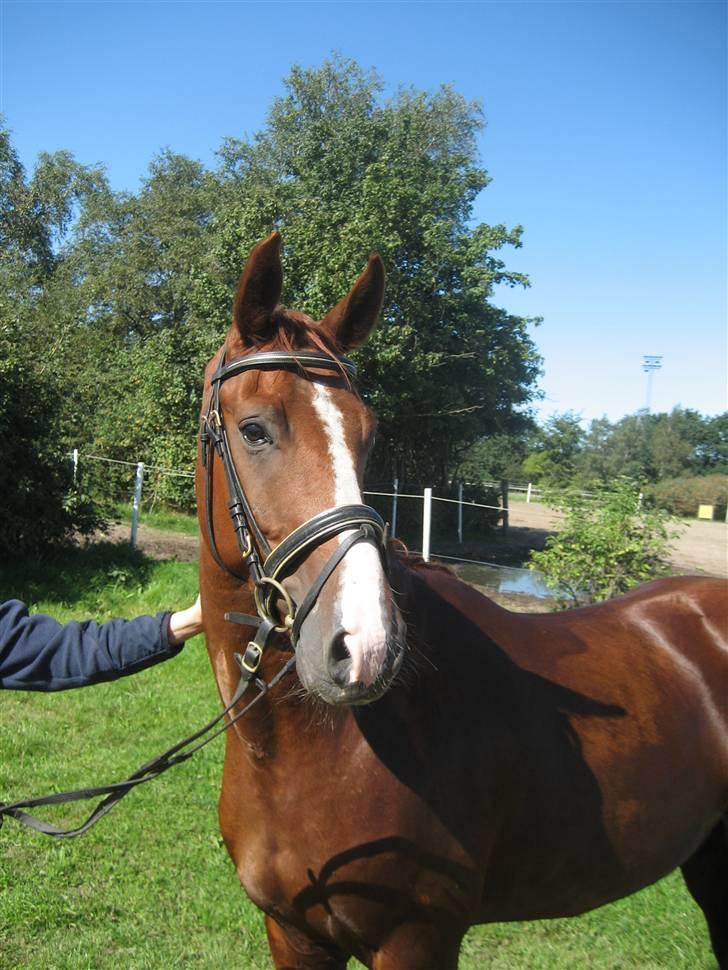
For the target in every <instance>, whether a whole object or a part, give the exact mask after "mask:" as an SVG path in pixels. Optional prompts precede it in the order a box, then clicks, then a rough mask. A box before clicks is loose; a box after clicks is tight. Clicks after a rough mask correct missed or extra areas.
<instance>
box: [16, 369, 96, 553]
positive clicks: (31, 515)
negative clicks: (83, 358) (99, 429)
mask: <svg viewBox="0 0 728 970" xmlns="http://www.w3.org/2000/svg"><path fill="white" fill-rule="evenodd" d="M60 393H61V391H60V388H59V387H58V386H56V385H55V384H54V381H53V377H52V373H51V372H49V373H48V374H47V375H43V376H40V375H39V374H38V373H36V372H35V371H34V369H33V367H32V366H28V365H26V364H25V363H23V362H21V361H19V360H13V359H12V358H10V359H7V358H6V359H5V360H3V361H0V440H2V462H1V463H0V530H2V537H3V547H4V552H5V555H8V554H9V553H11V552H12V553H17V554H27V553H30V554H32V555H39V554H43V553H44V552H46V551H47V550H48V549H49V548H51V547H53V546H56V545H58V544H59V543H61V542H63V541H64V540H66V539H68V538H69V537H70V536H71V535H73V534H74V533H83V534H87V533H89V532H92V531H94V529H96V528H98V526H99V525H100V524H101V520H100V517H99V515H98V514H97V512H96V511H95V510H94V507H93V505H92V503H91V501H90V499H89V497H88V494H87V493H86V492H85V491H84V490H83V489H82V488H81V487H80V486H78V485H74V482H73V467H72V464H71V460H70V458H69V456H68V454H67V453H66V449H65V447H64V446H63V444H62V440H61V435H60V428H59V416H58V415H59V408H58V397H59V394H60Z"/></svg>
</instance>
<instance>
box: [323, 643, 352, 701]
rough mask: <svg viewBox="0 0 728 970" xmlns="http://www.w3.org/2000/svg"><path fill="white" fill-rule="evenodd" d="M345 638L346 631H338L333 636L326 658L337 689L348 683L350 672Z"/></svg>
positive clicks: (349, 655) (349, 660)
mask: <svg viewBox="0 0 728 970" xmlns="http://www.w3.org/2000/svg"><path fill="white" fill-rule="evenodd" d="M345 637H346V630H339V631H338V632H337V633H336V634H335V635H334V638H333V640H332V641H331V649H330V650H329V658H328V667H329V673H330V674H331V679H332V680H333V681H334V683H336V684H338V686H339V687H345V686H346V685H347V684H348V683H349V673H350V671H351V654H350V653H349V650H348V648H347V646H346V644H345V643H344V639H345Z"/></svg>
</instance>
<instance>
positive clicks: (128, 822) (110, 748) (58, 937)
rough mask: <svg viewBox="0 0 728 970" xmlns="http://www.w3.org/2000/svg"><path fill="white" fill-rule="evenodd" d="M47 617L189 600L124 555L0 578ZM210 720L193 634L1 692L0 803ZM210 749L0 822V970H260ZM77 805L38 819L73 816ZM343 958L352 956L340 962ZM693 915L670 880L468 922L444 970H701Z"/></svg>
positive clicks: (178, 586)
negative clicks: (560, 908)
mask: <svg viewBox="0 0 728 970" xmlns="http://www.w3.org/2000/svg"><path fill="white" fill-rule="evenodd" d="M0 587H2V590H1V592H2V595H3V598H8V597H10V596H20V597H21V598H25V599H26V600H27V601H28V602H29V603H30V604H31V605H32V607H33V608H34V609H37V610H44V611H46V612H49V613H52V614H54V615H55V616H57V617H59V618H60V619H62V620H65V619H69V618H72V617H75V618H85V617H87V616H92V615H93V616H97V617H101V618H103V617H106V616H109V615H127V616H132V615H134V614H136V613H140V612H155V611H157V610H160V609H165V608H175V607H178V606H183V605H186V604H187V603H188V602H189V601H191V599H192V597H193V596H194V594H195V591H196V588H197V576H196V567H195V566H194V565H193V564H189V563H176V562H174V563H173V562H170V563H155V562H151V561H149V560H147V559H145V558H144V557H143V556H141V555H140V554H138V553H135V552H134V551H133V550H130V549H129V548H128V547H127V546H125V545H119V546H111V545H108V544H107V545H102V546H99V547H95V548H92V549H90V550H87V551H85V552H84V551H76V552H72V553H68V554H67V555H65V556H64V557H63V558H62V559H60V560H56V561H55V562H50V563H47V564H45V565H43V566H38V567H31V566H23V565H22V564H21V565H19V564H16V565H15V566H14V568H13V569H12V570H6V571H0ZM218 709H219V704H218V699H217V694H216V691H215V687H214V683H213V678H212V675H211V673H210V669H209V665H208V661H207V658H206V656H205V651H204V648H203V645H202V642H201V640H200V639H197V640H193V641H192V642H190V643H189V644H188V645H187V646H186V648H185V649H184V650H183V651H182V653H181V655H180V656H179V657H177V658H175V659H174V660H172V661H170V662H169V663H166V664H162V665H160V666H158V667H155V668H152V669H151V670H147V671H144V672H143V673H140V674H137V675H135V676H134V677H131V678H127V679H125V680H121V681H117V682H116V683H113V684H104V685H99V686H96V687H94V688H93V689H88V690H80V691H68V692H65V693H60V694H48V695H43V694H31V693H22V692H11V691H6V692H4V693H3V695H2V698H1V699H0V798H3V799H5V800H9V799H11V798H13V799H14V798H19V797H22V796H27V795H31V794H40V793H45V792H48V791H52V790H61V789H64V788H71V787H75V786H80V785H86V784H93V783H98V782H101V781H108V780H117V779H119V778H122V777H125V776H126V775H127V774H128V773H129V772H130V771H131V770H133V769H135V768H137V767H138V766H139V765H140V764H141V763H142V762H143V761H145V760H146V759H147V758H149V757H151V756H152V755H155V754H157V753H158V752H160V751H161V750H163V749H164V748H165V747H167V746H168V745H169V744H170V743H172V742H173V741H175V740H177V739H179V738H181V737H182V736H183V735H186V734H187V733H189V732H190V731H191V730H193V729H194V728H196V727H198V726H200V725H201V724H203V723H204V722H205V721H206V720H207V719H209V718H210V717H211V716H212V714H213V713H215V712H216V711H217V710H218ZM221 759H222V741H221V740H218V741H215V742H214V743H213V744H212V745H210V746H209V747H208V748H206V749H205V750H204V751H203V752H201V753H200V754H199V755H197V756H196V757H195V758H194V759H193V760H192V761H191V762H188V763H187V764H186V765H184V766H182V767H180V768H177V769H174V770H173V771H171V772H169V773H168V774H166V775H164V776H163V777H161V778H159V779H158V780H156V781H155V782H152V783H151V784H150V785H148V786H145V787H143V788H141V789H138V790H136V791H135V792H132V793H131V794H130V795H129V796H128V797H127V798H126V799H125V800H124V801H123V802H122V803H121V805H120V806H119V807H118V808H116V809H115V810H114V812H113V813H112V814H111V815H109V816H108V817H107V818H105V819H104V820H103V821H102V822H101V823H100V824H99V825H98V826H97V827H96V828H95V829H93V830H92V831H91V832H90V833H89V834H88V835H86V836H84V837H82V838H80V839H76V840H71V841H60V842H57V841H52V840H49V839H47V838H45V837H43V836H40V835H37V834H34V833H31V832H29V831H26V830H25V829H21V828H20V827H19V826H18V825H17V824H16V823H15V822H14V821H12V820H8V821H6V822H5V824H4V826H3V827H2V829H1V830H0V913H1V917H0V970H11V968H12V970H15V968H22V970H49V968H52V970H119V968H120V967H123V968H124V970H152V968H154V970H156V968H159V970H168V968H176V967H184V968H200V970H207V968H209V970H213V968H214V970H219V968H220V967H224V966H229V967H236V968H241V970H259V968H264V967H270V966H271V964H270V959H269V957H268V951H267V946H266V943H265V934H264V930H263V923H262V919H261V916H260V914H259V913H258V912H257V910H256V909H255V908H254V907H253V906H252V905H251V904H250V903H249V902H248V901H247V899H246V898H245V896H244V894H243V892H242V891H241V889H240V888H239V885H238V881H237V877H236V875H235V872H234V869H233V866H232V864H231V862H230V860H229V859H228V857H227V854H226V852H225V850H224V847H223V846H222V844H221V840H220V836H219V833H218V828H217V815H216V803H217V794H218V787H219V778H220V770H221ZM81 815H82V810H80V809H78V808H77V807H68V808H65V809H63V810H56V809H53V810H50V809H49V810H48V811H47V812H46V813H45V817H47V818H49V819H53V820H55V821H57V822H58V823H59V824H60V823H62V822H69V823H71V822H75V821H77V820H79V819H80V818H81ZM353 966H354V962H353V961H352V967H353ZM714 967H715V962H714V961H713V960H712V958H711V957H710V955H709V947H708V943H707V935H706V932H705V928H704V925H703V922H702V917H701V916H700V914H699V912H698V910H697V908H696V907H695V906H694V904H693V903H692V902H691V900H690V899H689V897H688V895H687V893H686V891H685V890H684V888H683V886H682V883H681V881H680V879H679V877H677V876H673V877H671V878H669V879H667V880H664V881H663V882H661V883H659V884H658V885H656V886H654V887H652V888H650V889H648V890H646V891H644V892H642V893H640V894H638V895H636V896H633V897H631V898H630V899H628V900H624V901H622V902H620V903H616V904H614V905H612V906H609V907H605V908H604V909H601V910H597V911H595V912H593V913H590V914H588V915H586V916H584V917H580V918H579V919H573V920H555V921H551V922H544V923H528V924H499V925H495V926H485V927H477V928H475V929H473V930H472V931H471V932H470V933H469V934H468V937H467V939H466V942H465V945H464V948H463V954H462V959H461V970H485V968H488V970H506V968H507V970H520V968H524V970H526V968H528V970H570V968H574V970H577V968H578V970H584V968H588V970H591V968H594V970H708V968H714Z"/></svg>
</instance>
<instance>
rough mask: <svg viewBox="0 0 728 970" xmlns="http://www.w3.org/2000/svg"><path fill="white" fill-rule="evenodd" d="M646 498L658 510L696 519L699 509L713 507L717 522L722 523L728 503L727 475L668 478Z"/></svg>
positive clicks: (646, 495)
mask: <svg viewBox="0 0 728 970" xmlns="http://www.w3.org/2000/svg"><path fill="white" fill-rule="evenodd" d="M645 497H646V498H647V499H648V500H649V501H650V503H651V504H652V505H654V506H655V507H656V508H659V509H664V510H665V511H666V512H670V513H671V514H672V515H684V516H692V517H693V518H694V517H695V516H696V515H697V514H698V506H699V505H712V506H714V510H713V518H716V519H721V520H722V519H725V513H726V503H727V502H728V478H726V476H725V475H693V476H691V477H689V478H688V477H685V478H668V479H666V480H665V481H662V482H657V484H655V485H650V486H649V488H647V489H645Z"/></svg>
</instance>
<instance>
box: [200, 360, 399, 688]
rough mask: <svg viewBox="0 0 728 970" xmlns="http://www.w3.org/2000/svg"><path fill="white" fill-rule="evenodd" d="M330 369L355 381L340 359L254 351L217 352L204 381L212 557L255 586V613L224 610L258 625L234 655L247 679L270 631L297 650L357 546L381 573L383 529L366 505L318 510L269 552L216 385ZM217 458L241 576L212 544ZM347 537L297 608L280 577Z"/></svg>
mask: <svg viewBox="0 0 728 970" xmlns="http://www.w3.org/2000/svg"><path fill="white" fill-rule="evenodd" d="M311 368H313V369H314V370H324V371H332V372H335V373H336V374H339V375H342V376H345V377H348V378H352V377H355V376H356V367H355V365H354V364H353V363H352V362H351V361H350V360H348V359H347V358H346V357H334V356H329V355H328V354H325V353H323V352H318V351H312V350H299V351H290V352H289V351H284V350H270V351H258V352H256V353H251V354H248V355H247V356H245V357H239V358H237V359H236V360H232V361H230V363H226V361H225V353H224V352H223V353H222V355H221V357H220V361H219V363H218V365H217V368H216V369H215V372H214V373H213V375H212V378H211V380H210V383H211V385H212V386H211V392H210V398H209V402H208V406H207V410H206V411H205V413H204V414H203V416H202V418H201V421H200V445H201V455H202V464H203V467H204V469H205V478H204V482H205V494H204V515H205V525H206V531H207V541H208V545H209V548H210V552H211V554H212V556H213V558H214V560H215V562H216V563H217V564H218V566H219V567H220V568H221V569H223V570H224V571H225V572H226V573H227V574H228V575H231V576H233V577H234V578H236V579H238V580H240V581H247V580H250V581H251V582H252V583H253V595H254V599H255V607H256V611H257V614H258V615H257V616H251V615H250V614H247V613H226V614H225V619H226V620H229V621H230V622H233V623H240V624H242V625H245V626H257V628H258V630H257V633H256V635H255V637H254V639H253V640H251V641H250V642H249V643H248V646H247V648H246V650H245V652H244V653H243V654H242V655H236V660H237V661H238V664H239V666H240V668H241V671H244V672H248V673H249V674H250V675H253V674H254V673H255V672H256V671H257V669H258V666H259V665H260V661H261V658H262V655H263V651H264V649H265V646H266V644H267V642H268V639H269V637H270V636H271V634H272V633H287V634H288V636H289V637H290V641H291V644H292V646H293V648H294V649H295V647H296V645H297V643H298V638H299V635H300V632H301V626H302V625H303V621H304V620H305V619H306V617H307V616H308V614H309V613H310V612H311V610H312V608H313V606H314V605H315V603H316V600H317V599H318V597H319V595H320V593H321V590H322V589H323V588H324V585H325V584H326V582H327V580H328V579H329V578H330V576H331V575H332V573H333V572H334V570H335V569H336V567H337V566H338V565H339V563H340V562H341V560H342V559H343V558H344V556H345V555H346V554H347V552H348V551H349V550H350V549H351V548H352V547H353V546H355V545H356V544H357V543H360V542H369V543H371V544H372V545H374V546H375V547H376V548H377V550H378V552H379V555H380V557H381V559H382V563H383V565H384V567H385V571H386V527H385V524H384V522H383V520H382V518H381V516H380V515H379V513H378V512H376V511H375V509H373V508H371V507H370V506H368V505H341V506H338V507H336V508H333V509H327V510H326V511H324V512H319V513H318V515H315V516H314V517H313V518H311V519H309V520H308V521H306V522H304V523H303V524H302V525H300V526H298V528H296V529H294V530H293V532H291V533H290V534H289V535H288V536H286V538H285V539H283V541H282V542H281V543H280V544H279V545H278V546H276V548H275V549H271V547H270V545H269V543H268V540H267V539H266V537H265V535H264V534H263V532H262V530H261V529H260V527H259V526H258V523H257V522H256V519H255V516H254V515H253V512H252V509H251V507H250V503H249V502H248V499H247V496H246V494H245V490H244V489H243V486H242V484H241V482H240V478H239V476H238V473H237V469H236V468H235V463H234V461H233V457H232V454H231V451H230V445H229V442H228V433H227V430H226V428H225V422H224V418H223V413H222V408H221V406H220V388H221V386H222V384H223V383H224V382H225V381H227V380H230V378H233V377H237V376H238V375H239V374H242V373H245V372H246V371H249V370H271V369H273V370H295V371H298V372H300V373H301V374H303V375H304V376H306V377H307V378H308V379H309V380H315V375H312V374H311V373H310V369H311ZM216 455H217V456H218V457H219V459H220V461H221V463H222V467H223V470H224V473H225V481H226V484H227V492H228V510H229V513H230V517H231V519H232V524H233V530H234V532H235V537H236V540H237V544H238V550H239V553H240V559H241V561H242V564H243V566H244V569H245V573H242V574H241V573H239V572H237V571H236V570H235V569H233V568H231V566H230V565H229V564H228V563H226V562H225V561H224V560H223V558H222V556H221V555H220V551H219V549H218V547H217V543H216V540H215V531H214V527H213V513H212V483H213V464H214V459H215V456H216ZM345 532H346V533H350V534H349V535H347V536H346V537H345V538H344V539H343V540H342V541H341V542H340V544H339V545H338V547H337V548H336V549H335V550H334V552H333V553H332V554H331V556H330V557H329V559H328V560H327V562H326V563H325V565H324V567H323V569H322V570H321V572H320V573H319V575H318V577H317V578H316V580H315V581H314V583H313V584H312V585H311V587H310V589H309V590H308V592H307V593H306V595H305V597H304V598H303V599H302V601H301V602H300V604H299V605H298V607H296V606H295V605H294V603H293V601H292V599H291V597H290V595H289V593H288V592H287V590H286V588H285V586H283V580H285V579H286V577H287V576H290V574H291V573H292V572H294V571H295V569H297V568H298V566H299V565H300V564H301V563H302V562H303V561H304V560H305V559H306V558H307V557H308V556H309V555H310V554H311V552H312V551H313V550H314V549H316V548H317V547H318V546H320V545H322V544H323V543H324V542H327V541H328V540H329V539H332V538H334V537H335V536H337V535H340V534H341V533H345ZM279 600H282V602H283V604H284V605H285V610H286V613H285V615H284V616H283V617H282V618H281V617H280V616H279V615H278V608H277V602H278V601H279Z"/></svg>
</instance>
